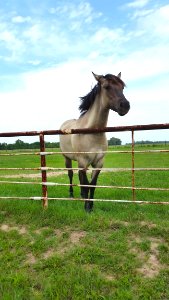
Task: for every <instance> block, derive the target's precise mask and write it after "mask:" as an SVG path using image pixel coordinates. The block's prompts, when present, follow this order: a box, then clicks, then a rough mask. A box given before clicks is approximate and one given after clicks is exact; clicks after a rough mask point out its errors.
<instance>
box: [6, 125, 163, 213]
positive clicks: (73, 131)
mask: <svg viewBox="0 0 169 300" xmlns="http://www.w3.org/2000/svg"><path fill="white" fill-rule="evenodd" d="M160 129H169V123H165V124H148V125H133V126H119V127H106V128H101V129H98V128H95V129H86V128H84V129H71V130H64V131H62V130H45V131H26V132H6V133H0V137H19V136H39V140H40V152H34V153H32V152H30V153H0V156H18V155H39V156H40V159H41V167H39V168H0V170H34V171H35V170H39V171H41V178H42V181H41V183H37V182H20V181H19V182H17V181H7V180H1V181H0V184H4V183H6V184H40V185H42V197H12V196H11V197H8V196H6V197H0V199H11V200H12V199H30V200H42V201H43V207H44V208H45V207H47V206H48V200H70V199H71V198H49V197H48V190H47V187H48V186H50V185H53V186H55V185H61V186H69V184H60V183H52V182H47V171H50V170H64V171H65V170H67V169H66V168H51V167H50V168H49V167H46V155H57V154H61V153H62V152H60V151H59V152H46V151H45V136H46V135H62V134H79V133H81V134H91V133H100V132H123V131H130V132H131V151H104V152H103V153H104V154H105V153H122V154H123V153H130V154H131V157H132V158H131V168H102V169H101V170H103V171H111V172H120V171H131V173H132V186H131V187H123V186H105V185H104V186H97V187H98V188H112V189H130V190H132V200H111V199H95V200H94V201H106V202H111V201H112V202H118V203H121V202H124V203H137V204H169V202H167V201H162V202H159V201H157V202H155V201H140V200H136V194H135V191H136V190H151V191H169V188H144V187H135V171H169V168H135V153H158V152H159V153H160V152H161V153H168V152H169V149H168V150H167V149H166V150H141V151H136V150H135V148H134V147H135V143H134V132H135V131H142V130H160ZM66 153H68V152H65V154H66ZM69 153H70V152H69ZM76 153H77V152H76ZM78 153H79V152H78ZM80 153H96V152H80ZM99 153H100V152H99ZM72 169H73V170H76V171H77V170H79V168H72ZM97 169H98V170H100V169H99V168H97ZM88 170H89V171H92V170H93V168H89V169H88ZM72 186H78V187H80V186H83V185H80V184H72ZM76 200H79V201H80V200H81V201H85V200H88V201H90V200H91V199H81V198H76ZM92 201H93V199H92Z"/></svg>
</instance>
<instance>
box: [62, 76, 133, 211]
mask: <svg viewBox="0 0 169 300" xmlns="http://www.w3.org/2000/svg"><path fill="white" fill-rule="evenodd" d="M92 73H93V72H92ZM93 76H94V78H95V79H96V81H97V84H96V85H95V86H94V87H93V88H92V89H91V91H90V92H89V93H88V94H87V95H86V96H84V97H80V100H81V103H80V106H79V110H80V113H81V114H80V117H79V118H78V119H72V120H67V121H65V122H64V123H63V124H62V125H61V127H60V129H61V130H62V131H63V132H70V130H71V129H81V128H92V129H93V128H97V129H99V128H104V127H106V125H107V121H108V115H109V110H110V109H111V110H113V111H115V112H117V113H118V114H119V115H120V116H124V115H126V114H127V113H128V111H129V109H130V102H129V101H128V100H127V99H126V98H125V96H124V94H123V90H124V87H125V83H124V82H123V80H122V79H121V72H120V73H119V74H118V75H117V76H115V75H112V74H107V75H105V76H104V75H97V74H94V73H93ZM60 148H61V151H62V154H63V156H64V158H65V166H66V168H67V169H68V176H69V182H70V188H69V195H70V197H71V198H73V187H72V182H73V170H72V160H74V161H77V163H78V169H79V171H78V173H79V181H80V185H82V186H81V197H82V198H83V199H85V200H84V201H85V210H86V212H91V211H92V210H93V201H92V199H94V192H95V187H96V184H97V179H98V176H99V173H100V170H101V168H102V167H103V162H104V155H105V154H104V152H105V151H106V150H107V148H108V142H107V139H106V135H105V133H93V134H64V135H60ZM66 152H69V153H66ZM70 152H72V153H70ZM80 152H82V153H80ZM84 152H92V153H84ZM89 166H92V168H93V171H92V175H91V181H90V182H89V180H88V177H87V168H88V167H89ZM95 169H96V170H95ZM90 185H91V187H90ZM88 195H90V196H89V198H88ZM89 199H90V200H89Z"/></svg>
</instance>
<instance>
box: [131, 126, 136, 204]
mask: <svg viewBox="0 0 169 300" xmlns="http://www.w3.org/2000/svg"><path fill="white" fill-rule="evenodd" d="M131 135H132V199H133V201H135V200H136V194H135V172H134V171H135V170H134V166H135V164H134V163H135V162H134V130H132V131H131Z"/></svg>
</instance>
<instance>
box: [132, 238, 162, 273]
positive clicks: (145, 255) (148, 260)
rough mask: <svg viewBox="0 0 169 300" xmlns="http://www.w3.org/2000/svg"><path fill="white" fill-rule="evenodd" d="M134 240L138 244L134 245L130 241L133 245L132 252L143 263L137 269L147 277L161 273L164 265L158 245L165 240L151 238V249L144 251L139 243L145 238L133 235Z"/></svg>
mask: <svg viewBox="0 0 169 300" xmlns="http://www.w3.org/2000/svg"><path fill="white" fill-rule="evenodd" d="M132 240H133V241H134V242H135V243H137V244H138V245H135V246H133V243H132V242H131V241H129V244H130V247H131V249H130V252H132V253H133V254H135V255H136V257H137V258H138V260H139V261H141V263H142V266H141V267H140V268H138V269H137V271H138V272H139V273H141V274H142V275H143V276H144V277H146V278H154V277H155V276H157V275H158V274H159V272H160V270H161V269H162V265H161V263H160V261H159V259H158V256H159V251H158V247H159V245H160V244H161V243H163V240H162V239H157V238H149V242H150V249H149V251H143V250H141V249H140V247H139V244H141V243H142V242H143V240H142V239H141V238H140V237H138V236H135V237H132Z"/></svg>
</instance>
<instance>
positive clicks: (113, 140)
mask: <svg viewBox="0 0 169 300" xmlns="http://www.w3.org/2000/svg"><path fill="white" fill-rule="evenodd" d="M108 145H109V146H111V145H121V140H120V139H118V138H115V137H112V138H110V140H108Z"/></svg>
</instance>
